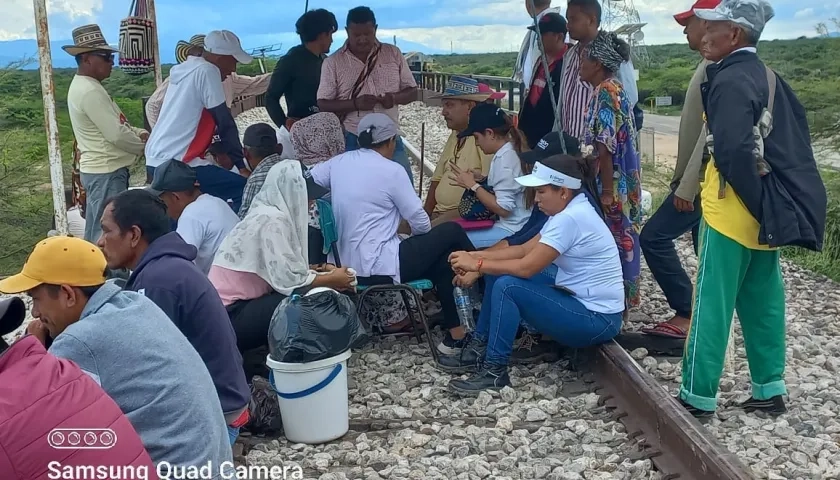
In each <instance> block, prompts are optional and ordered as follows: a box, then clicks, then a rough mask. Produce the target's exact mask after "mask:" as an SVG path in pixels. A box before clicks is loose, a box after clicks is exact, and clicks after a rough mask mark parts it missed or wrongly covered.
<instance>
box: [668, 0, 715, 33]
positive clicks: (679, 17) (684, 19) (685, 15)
mask: <svg viewBox="0 0 840 480" xmlns="http://www.w3.org/2000/svg"><path fill="white" fill-rule="evenodd" d="M719 4H720V0H697V1H696V2H694V5H692V6H691V9H689V10H688V11H686V12H682V13H678V14H676V15H674V20H676V21H677V23H679V24H680V25H682V26H683V27H684V26H686V25H687V24H688V20H689V19H690V18H691V17H693V16H694V9H695V8H703V9H706V8H708V9H713V8H715V7H717V6H718V5H719Z"/></svg>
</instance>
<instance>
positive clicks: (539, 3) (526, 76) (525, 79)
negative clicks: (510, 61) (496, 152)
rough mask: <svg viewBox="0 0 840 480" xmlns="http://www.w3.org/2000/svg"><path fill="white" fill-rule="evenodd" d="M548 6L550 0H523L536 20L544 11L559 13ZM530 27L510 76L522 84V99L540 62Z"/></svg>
mask: <svg viewBox="0 0 840 480" xmlns="http://www.w3.org/2000/svg"><path fill="white" fill-rule="evenodd" d="M531 2H534V9H535V10H532V9H531ZM550 7H551V0H525V10H526V11H527V12H528V16H529V17H531V18H534V17H536V19H537V21H538V22H539V21H540V20H542V18H543V15H545V14H546V13H550V12H553V13H556V14H558V15H559V14H560V7H555V8H550ZM531 27H533V25H529V26H528V33H526V34H525V38H524V39H523V40H522V47H521V48H520V49H519V56H517V57H516V65H515V66H514V68H513V76H512V77H511V78H513V81H515V82H519V83H520V84H521V85H522V86H524V90H523V91H522V98H523V99H524V98H527V97H528V92H527V89H528V88H529V87H530V85H531V82H532V81H533V80H534V78H533V76H534V70H535V69H536V68H537V65H539V63H540V46H539V43H538V42H537V34H536V32H534V30H533V29H532V28H531ZM538 138H539V137H538Z"/></svg>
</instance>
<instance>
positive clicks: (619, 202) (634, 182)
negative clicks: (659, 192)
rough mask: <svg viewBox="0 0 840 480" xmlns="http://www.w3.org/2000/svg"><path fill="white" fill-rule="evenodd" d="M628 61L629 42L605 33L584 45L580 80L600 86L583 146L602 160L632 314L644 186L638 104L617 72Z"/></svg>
mask: <svg viewBox="0 0 840 480" xmlns="http://www.w3.org/2000/svg"><path fill="white" fill-rule="evenodd" d="M629 58H630V46H629V45H628V44H627V43H626V42H625V41H623V40H621V39H619V38H618V37H617V36H616V35H615V34H614V33H607V32H604V31H601V32H599V33H598V36H597V37H596V38H595V40H593V41H592V43H590V44H589V45H587V46H586V47H585V51H584V54H583V58H582V59H581V66H580V77H581V80H583V81H585V82H587V83H589V84H591V85H592V86H593V87H595V90H594V91H593V92H592V99H591V100H590V103H589V110H588V112H587V115H586V119H587V125H588V127H587V131H586V135H585V138H584V143H585V144H586V145H589V146H591V147H592V149H593V155H595V156H597V157H598V163H599V169H600V170H599V174H598V184H599V191H600V196H601V205H602V206H603V208H604V216H605V218H606V221H607V224H608V226H609V227H610V231H611V232H612V234H613V236H614V237H615V241H616V244H617V245H618V252H619V255H620V257H621V267H622V270H623V273H624V289H625V297H626V299H627V302H626V304H627V308H628V310H629V309H630V308H631V307H635V306H638V305H639V277H640V274H641V263H640V258H641V257H640V255H641V254H640V250H639V232H640V231H641V228H642V225H641V220H642V208H641V199H642V183H641V178H640V174H639V173H640V158H639V154H638V152H637V151H636V144H635V142H636V127H635V125H634V123H633V105H630V102H629V101H628V100H627V95H626V94H625V93H624V87H623V86H622V85H621V82H619V81H618V80H617V79H616V78H615V73H616V72H617V71H618V69H619V67H620V66H621V64H622V63H623V62H626V61H627V60H628V59H629ZM626 314H627V311H625V315H626Z"/></svg>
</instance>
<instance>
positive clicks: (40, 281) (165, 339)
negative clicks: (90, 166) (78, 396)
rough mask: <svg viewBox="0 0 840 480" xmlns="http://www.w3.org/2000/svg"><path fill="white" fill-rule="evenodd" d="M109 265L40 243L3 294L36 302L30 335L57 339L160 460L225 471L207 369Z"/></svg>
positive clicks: (76, 244) (75, 248) (80, 245)
mask: <svg viewBox="0 0 840 480" xmlns="http://www.w3.org/2000/svg"><path fill="white" fill-rule="evenodd" d="M91 221H93V219H92V218H91ZM106 266H107V261H106V260H105V255H103V254H102V251H101V250H100V249H99V248H97V247H96V245H94V244H92V243H89V242H86V241H84V240H82V239H80V238H74V237H63V236H59V237H52V238H48V239H46V240H43V241H41V242H38V244H37V245H36V246H35V248H34V249H33V251H32V253H31V254H30V255H29V258H28V259H27V261H26V264H25V265H24V266H23V270H22V271H21V273H19V274H17V275H13V276H11V277H9V278H7V279H5V280H3V281H0V292H2V293H8V294H19V293H24V292H26V293H27V294H29V296H30V297H31V298H32V316H34V317H35V320H33V321H32V322H31V323H30V324H29V326H28V327H27V332H28V333H30V334H32V335H33V336H34V337H37V338H38V340H39V341H40V342H41V343H43V344H46V343H47V341H48V339H50V338H51V339H52V345H50V347H49V349H48V352H49V353H51V354H53V355H55V356H56V357H59V358H63V359H67V360H72V361H73V362H74V363H75V364H76V365H78V366H79V368H81V369H82V371H83V372H85V373H86V374H88V375H89V376H90V377H91V378H93V379H94V381H96V383H98V384H99V385H100V386H101V387H102V389H103V390H105V393H107V394H108V395H109V396H110V397H111V398H113V399H114V401H115V402H116V403H117V405H119V406H120V409H121V410H122V411H123V413H125V415H126V416H127V417H128V420H129V421H130V422H131V424H132V426H133V427H134V428H135V429H136V430H137V433H138V434H139V435H140V438H141V439H142V440H143V445H144V446H145V447H146V450H147V451H148V452H149V456H150V457H151V458H152V461H154V462H155V463H156V464H160V463H161V462H164V461H165V462H169V463H171V464H172V465H177V466H178V468H184V467H188V466H197V467H201V466H204V465H207V464H208V462H209V463H210V464H211V465H212V468H214V469H216V470H215V471H217V472H218V471H219V470H218V469H220V468H222V465H223V464H224V463H225V462H233V454H232V451H231V446H230V442H229V440H228V435H227V432H226V430H225V417H224V415H223V414H222V407H221V406H220V404H219V400H218V396H217V395H216V389H215V388H213V379H212V378H211V377H210V373H209V372H208V371H207V367H206V366H205V365H204V362H203V361H202V360H201V356H199V354H198V353H197V352H196V351H195V348H193V346H192V345H190V342H189V341H187V338H186V337H184V334H183V333H181V332H180V331H179V330H178V328H177V327H176V326H175V325H174V324H173V323H172V321H171V320H170V319H169V318H168V317H167V316H166V314H165V313H163V311H162V310H161V309H160V308H158V307H157V305H155V304H154V302H152V301H151V300H149V299H148V298H146V297H144V296H143V295H140V294H138V293H135V292H127V291H124V290H123V289H122V288H120V287H119V286H118V285H117V284H116V283H115V282H112V281H109V282H106V280H105V268H106ZM5 400H6V399H5V398H4V402H5ZM43 413H44V414H48V413H50V412H49V411H46V410H45V411H44V412H43ZM100 413H104V412H100ZM36 424H37V422H36ZM3 431H4V432H5V431H6V428H4V429H3ZM118 440H119V439H118ZM120 441H121V440H120ZM118 448H119V447H118ZM230 473H231V472H224V473H223V475H225V474H228V475H229V474H230ZM4 478H9V477H4ZM12 478H15V477H14V476H13V477H12ZM214 478H231V477H224V476H223V477H218V476H217V477H214Z"/></svg>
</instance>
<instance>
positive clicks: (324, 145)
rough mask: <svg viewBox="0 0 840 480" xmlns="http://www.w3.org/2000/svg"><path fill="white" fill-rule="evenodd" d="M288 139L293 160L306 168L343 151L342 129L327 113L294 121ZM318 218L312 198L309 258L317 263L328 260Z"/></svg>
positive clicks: (310, 203)
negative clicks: (290, 141) (293, 154)
mask: <svg viewBox="0 0 840 480" xmlns="http://www.w3.org/2000/svg"><path fill="white" fill-rule="evenodd" d="M291 140H292V145H293V146H294V151H295V159H296V160H299V161H300V162H301V163H303V164H304V165H305V166H306V167H312V166H313V165H317V164H319V163H321V162H325V161H327V160H329V159H331V158H332V157H334V156H336V155H339V154H342V153H344V131H343V130H342V129H341V122H340V121H339V120H338V117H336V116H335V114H334V113H330V112H321V113H316V114H314V115H310V116H308V117H306V118H302V119H300V120H298V121H296V122H295V123H294V125H292V131H291ZM318 217H319V216H318V206H317V205H316V204H315V200H310V201H309V240H308V245H309V260H310V261H311V262H313V263H316V264H320V263H324V262H326V261H327V259H326V255H324V237H323V235H321V224H320V222H319V218H318Z"/></svg>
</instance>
